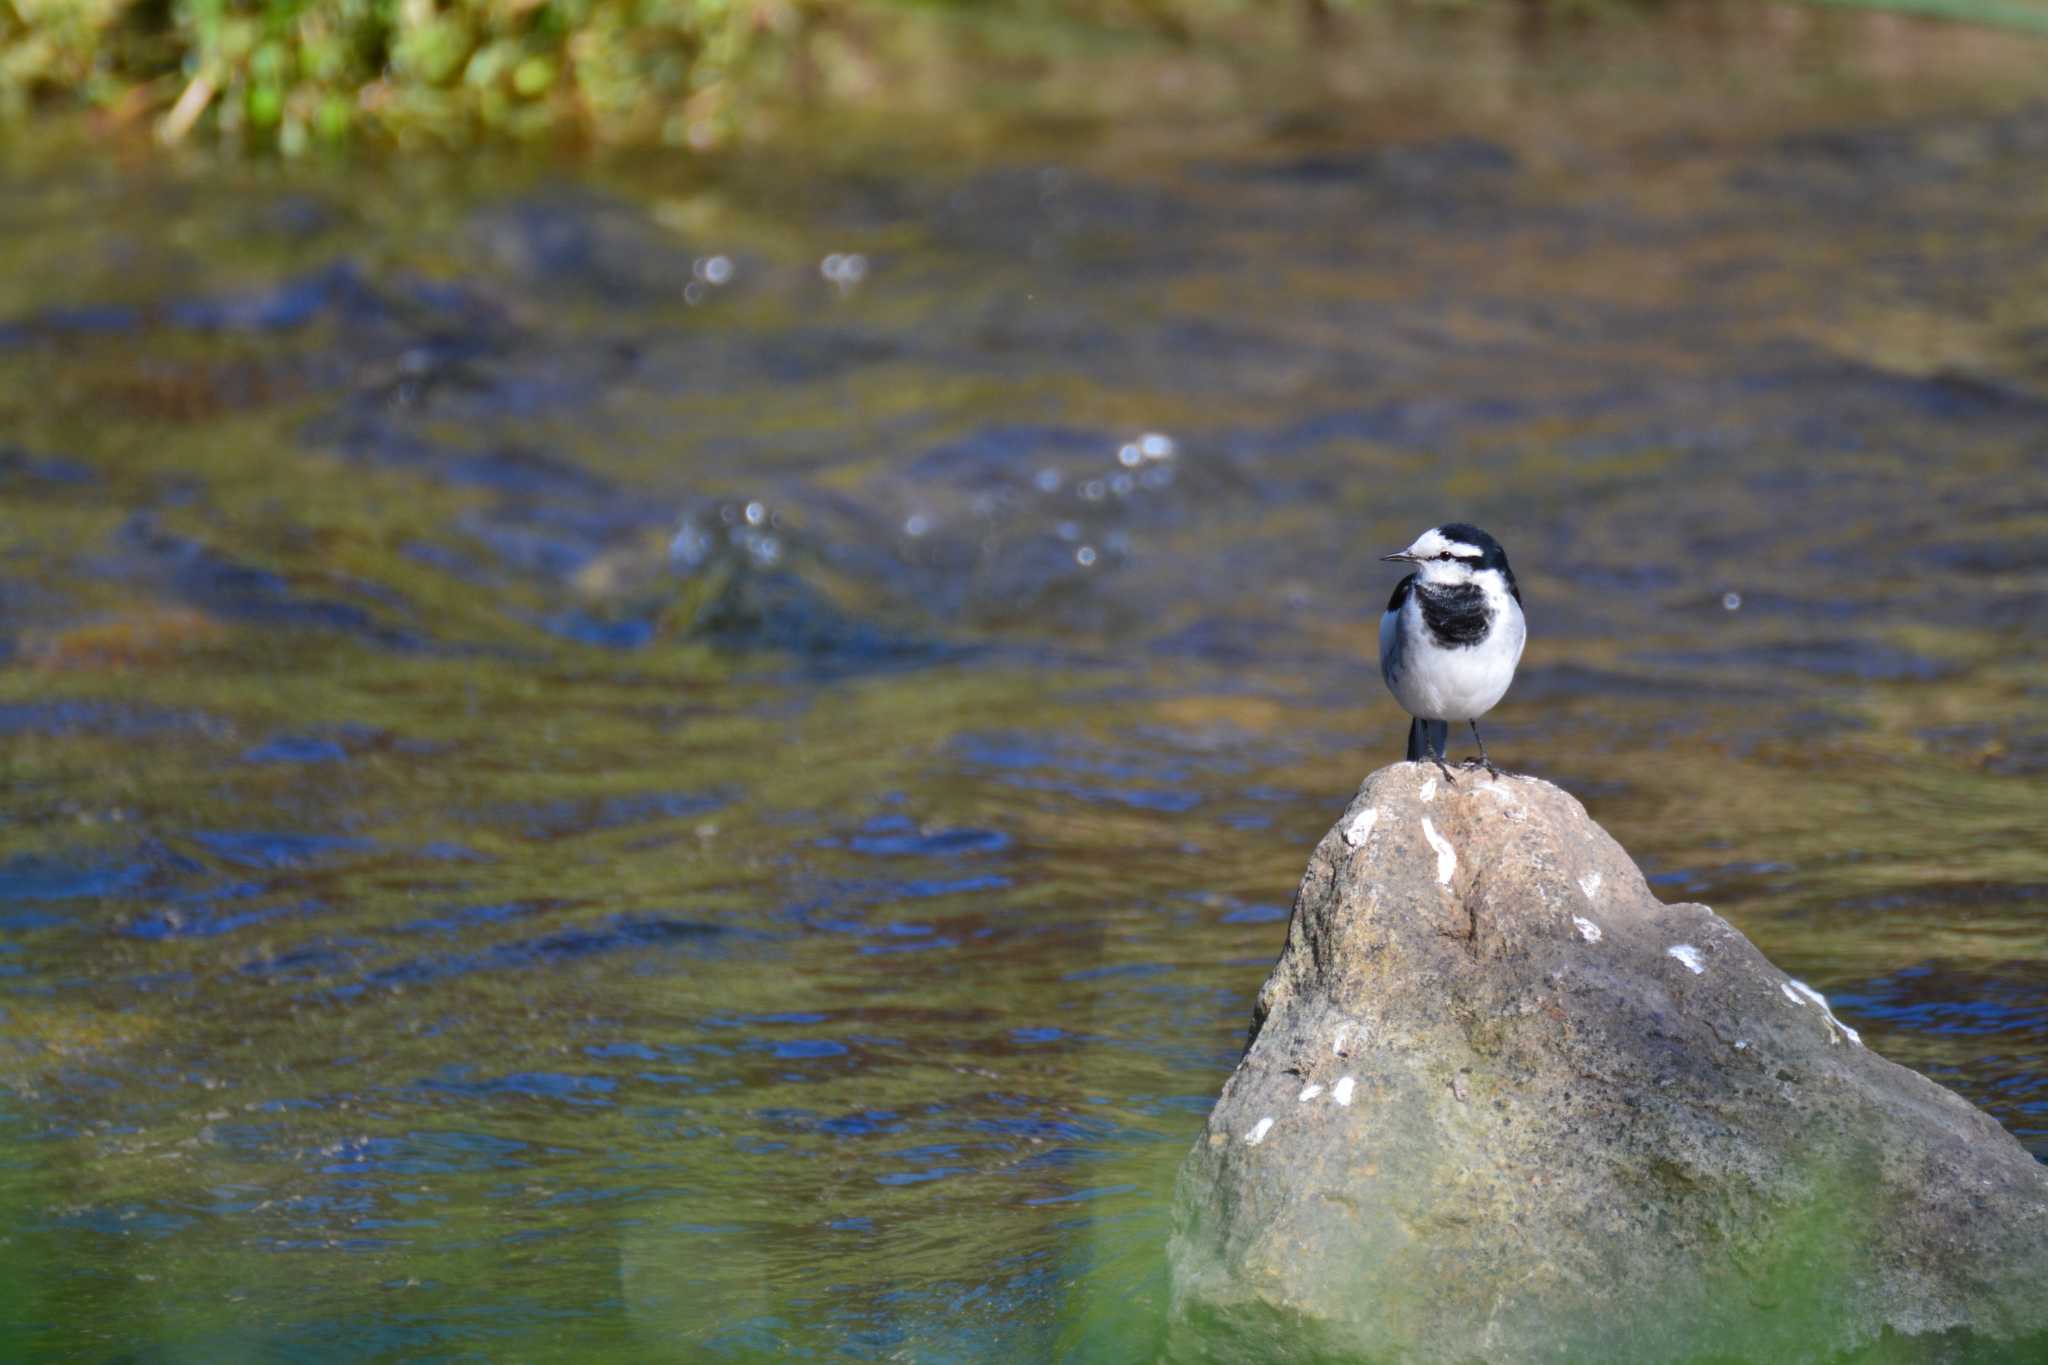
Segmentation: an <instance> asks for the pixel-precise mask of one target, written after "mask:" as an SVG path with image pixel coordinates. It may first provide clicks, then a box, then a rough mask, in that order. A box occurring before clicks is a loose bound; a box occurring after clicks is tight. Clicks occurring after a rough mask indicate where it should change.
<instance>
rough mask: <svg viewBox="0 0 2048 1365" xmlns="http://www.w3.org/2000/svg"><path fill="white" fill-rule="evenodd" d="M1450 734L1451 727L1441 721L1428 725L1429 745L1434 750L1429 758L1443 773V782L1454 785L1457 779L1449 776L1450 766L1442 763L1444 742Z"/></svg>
mask: <svg viewBox="0 0 2048 1365" xmlns="http://www.w3.org/2000/svg"><path fill="white" fill-rule="evenodd" d="M1450 733H1451V727H1450V726H1448V725H1445V724H1444V723H1442V722H1441V721H1437V722H1434V723H1431V724H1430V726H1429V738H1430V743H1431V745H1432V746H1433V747H1434V749H1435V752H1434V753H1432V754H1431V755H1430V757H1431V758H1433V759H1435V760H1436V766H1437V767H1438V768H1439V769H1440V770H1441V771H1442V772H1443V775H1444V781H1446V782H1449V783H1452V784H1453V785H1455V784H1456V783H1457V780H1458V779H1457V778H1455V777H1452V776H1451V765H1450V764H1448V763H1446V762H1444V740H1445V738H1446V737H1447V736H1448V735H1449V734H1450Z"/></svg>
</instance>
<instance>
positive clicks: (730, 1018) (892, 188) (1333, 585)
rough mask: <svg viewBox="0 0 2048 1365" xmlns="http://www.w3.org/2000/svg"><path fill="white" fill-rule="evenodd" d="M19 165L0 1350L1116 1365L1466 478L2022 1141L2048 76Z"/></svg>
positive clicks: (1603, 782) (1643, 819)
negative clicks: (1398, 594)
mask: <svg viewBox="0 0 2048 1365" xmlns="http://www.w3.org/2000/svg"><path fill="white" fill-rule="evenodd" d="M0 165H4V167H5V168H4V169H0V746H4V747H0V755H4V766H5V774H6V783H5V788H4V794H0V1082H4V1084H0V1246H4V1248H5V1250H4V1253H0V1254H4V1258H5V1262H6V1270H5V1272H4V1273H0V1337H4V1340H5V1341H6V1342H8V1343H10V1344H9V1345H8V1347H7V1351H6V1353H7V1354H8V1355H9V1356H10V1357H12V1358H20V1359H31V1358H32V1359H40V1360H57V1359H78V1360H151V1361H195V1362H196V1361H208V1362H212V1361H224V1360H258V1359H276V1360H292V1361H317V1360H324V1359H334V1360H340V1359H362V1358H390V1359H399V1358H405V1359H448V1360H456V1359H494V1360H512V1359H517V1360H527V1361H541V1360H576V1361H588V1360H601V1359H610V1358H619V1359H649V1358H654V1359H689V1360H697V1359H712V1360H715V1359H753V1358H764V1359H765V1358H813V1359H820V1358H851V1359H878V1360H880V1359H904V1360H917V1361H1022V1360H1037V1359H1059V1358H1064V1359H1074V1360H1101V1361H1122V1360H1132V1359H1140V1358H1144V1356H1145V1355H1146V1352H1147V1349H1148V1348H1147V1343H1148V1342H1149V1341H1150V1340H1151V1339H1152V1335H1151V1334H1152V1333H1153V1332H1154V1331H1155V1330H1156V1327H1157V1324H1158V1317H1159V1312H1160V1308H1161V1293H1162V1287H1163V1283H1164V1278H1163V1268H1162V1264H1161V1249H1162V1247H1163V1244H1164V1240H1165V1236H1166V1232H1167V1223H1168V1210H1169V1204H1170V1194H1171V1188H1172V1178H1173V1172H1174V1168H1175V1165H1176V1163H1177V1162H1178V1160H1179V1158H1180V1156H1181V1154H1182V1153H1183V1152H1184V1151H1185V1149H1186V1147H1187V1144H1188V1143H1189V1142H1190V1141H1191V1140H1192V1138H1193V1137H1194V1135H1195V1134H1196V1133H1197V1132H1198V1131H1199V1129H1200V1126H1201V1123H1202V1119H1203V1117H1204V1115H1205V1114H1206V1112H1207V1109H1208V1105H1209V1102H1210V1099H1211V1097H1212V1096H1213V1095H1214V1093H1215V1091H1216V1089H1217V1087H1218V1086H1219V1084H1220V1083H1221V1081H1222V1079H1223V1077H1224V1076H1225V1075H1226V1074H1227V1073H1228V1071H1229V1068H1230V1067H1231V1065H1232V1063H1233V1061H1234V1060H1235V1056H1236V1052H1237V1049H1238V1048H1239V1047H1240V1045H1241V1043H1242V1038H1243V1033H1244V1028H1245V1025H1246V1022H1247V1018H1248V1013H1249V1008H1250V1002H1251V997H1252V995H1253V993H1254V992H1255V991H1256V989H1257V987H1258V984H1259V981H1260V980H1261V978H1262V976H1263V974H1264V972H1265V970H1266V968H1267V967H1268V965H1269V964H1270V963H1271V961H1272V959H1273V957H1274V955H1275V953H1276V952H1277V950H1278V947H1279V943H1280V939H1281V935H1282V931H1283V927H1284V920H1285V917H1286V914H1287V906H1288V902H1289V897H1290V894H1291V891H1292V888H1293V884H1294V881H1295V878H1296V877H1297V875H1298V873H1299V871H1300V867H1301V864H1302V862H1303V859H1304V857H1305V855H1306V852H1307V849H1308V847H1309V845H1310V844H1311V843H1312V842H1313V841H1314V840H1315V839H1316V838H1317V837H1319V836H1320V835H1321V833H1322V832H1323V831H1324V829H1325V828H1327V826H1328V824H1329V822H1330V821H1331V820H1332V819H1333V818H1334V817H1335V816H1336V815H1337V814H1338V813H1339V812H1340V811H1341V810H1342V809H1343V807H1344V804H1345V801H1346V799H1347V797H1348V795H1349V793H1350V792H1351V791H1352V790H1353V788H1354V787H1355V785H1356V784H1357V782H1358V781H1359V780H1360V779H1361V778H1362V777H1363V776H1364V775H1365V774H1366V773H1367V772H1369V771H1370V770H1371V769H1372V768H1374V767H1376V766H1377V765H1379V764H1380V763H1382V762H1386V761H1390V760H1392V759H1395V758H1398V757H1399V756H1400V754H1401V746H1402V743H1403V739H1404V736H1405V731H1406V725H1405V719H1404V718H1403V717H1402V716H1401V715H1399V713H1398V712H1397V710H1396V708H1395V707H1394V705H1393V703H1392V702H1391V700H1390V699H1389V698H1388V697H1387V696H1386V695H1385V692H1384V689H1383V688H1382V686H1381V684H1380V682H1379V679H1378V677H1377V673H1376V667H1375V664H1374V650H1375V626H1376V623H1377V619H1378V615H1379V612H1380V609H1381V607H1382V605H1383V604H1384V602H1385V599H1386V594H1387V592H1388V591H1389V589H1390V588H1391V586H1392V583H1393V580H1394V578H1395V576H1396V575H1395V573H1394V572H1393V571H1392V566H1387V565H1382V564H1380V563H1379V562H1378V556H1380V555H1382V554H1384V553H1387V552H1389V551H1391V550H1394V549H1397V548H1400V547H1401V546H1403V545H1405V544H1406V543H1407V542H1408V541H1409V540H1410V539H1411V538H1412V537H1413V536H1414V535H1415V534H1416V533H1417V532H1418V531H1420V530H1422V529H1423V528H1424V527H1426V526H1428V525H1430V524H1432V523H1434V522H1437V521H1442V520H1450V519H1462V520H1469V521H1473V522H1477V523H1478V524H1480V525H1482V526H1485V527H1487V528H1488V529H1489V530H1491V531H1493V532H1494V533H1495V534H1496V535H1497V536H1498V537H1499V538H1500V539H1501V540H1502V541H1503V543H1504V544H1505V545H1506V547H1507V549H1508V552H1509V554H1510V556H1511V557H1512V559H1513V562H1514V565H1515V569H1516V572H1517V574H1518V576H1519V578H1520V580H1521V584H1522V589H1523V593H1524V596H1525V598H1526V599H1527V602H1528V610H1529V618H1530V623H1531V624H1530V632H1531V635H1530V645H1529V650H1528V655H1527V658H1526V660H1525V663H1524V667H1523V670H1522V673H1521V676H1520V678H1519V680H1518V682H1517V684H1516V686H1515V689H1514V691H1513V692H1512V693H1511V694H1510V695H1509V698H1508V700H1507V701H1506V702H1505V703H1504V704H1503V705H1502V707H1501V708H1500V709H1499V710H1498V711H1497V712H1496V713H1495V715H1494V717H1493V718H1492V720H1491V721H1490V722H1489V724H1488V726H1487V737H1488V742H1489V748H1490V749H1491V750H1492V753H1493V755H1494V756H1495V757H1496V758H1497V759H1498V760H1500V761H1502V762H1503V763H1505V764H1507V765H1508V766H1511V767H1513V768H1516V769H1520V770H1524V771H1529V772H1534V773H1537V774H1541V775H1543V776H1546V777H1549V778H1551V779H1553V780H1555V781H1558V782H1560V783H1563V784H1565V785H1566V786H1568V787H1569V788H1570V789H1571V790H1572V791H1573V792H1575V793H1577V794H1578V795H1579V796H1580V797H1581V798H1582V799H1583V800H1585V801H1586V803H1587V804H1588V806H1589V808H1590V809H1591V810H1592V812H1593V814H1594V815H1595V816H1596V817H1597V818H1599V819H1600V820H1602V821H1603V822H1604V823H1605V824H1606V825H1607V826H1608V827H1609V828H1610V829H1611V830H1612V831H1613V832H1614V833H1615V834H1616V836H1617V837H1618V838H1620V839H1621V841H1622V842H1623V843H1624V844H1625V845H1626V846H1627V847H1628V848H1629V849H1630V850H1631V851H1632V852H1633V853H1634V854H1635V856H1636V857H1637V858H1638V859H1639V860H1640V861H1641V862H1642V864H1643V865H1644V867H1645V870H1646V871H1647V872H1648V873H1649V874H1650V875H1651V877H1652V880H1653V882H1654V884H1655V886H1656V887H1657V889H1658V890H1659V893H1660V894H1661V895H1663V896H1665V897H1666V898H1667V899H1690V900H1701V901H1705V902H1708V903H1710V904H1712V905H1713V906H1714V907H1715V908H1716V909H1717V910H1719V911H1720V912H1721V913H1722V914H1723V915H1725V916H1726V917H1728V918H1729V919H1730V920H1731V921H1733V922H1734V923H1736V924H1737V925H1739V926H1740V927H1741V928H1742V929H1743V930H1744V931H1745V932H1747V933H1748V934H1749V935H1750V936H1751V937H1752V938H1753V939H1754V940H1755V941H1756V942H1757V943H1758V945H1759V946H1760V947H1761V948H1762V949H1763V950H1764V951H1765V952H1766V953H1767V954H1768V955H1769V956H1770V957H1771V958H1772V959H1773V960H1774V961H1776V962H1777V963H1779V964H1780V965H1781V966H1783V967H1785V968H1786V969H1787V970H1788V971H1791V972H1793V973H1794V974H1796V975H1798V976H1800V977H1803V978H1805V979H1806V980H1808V981H1811V982H1813V983H1814V984H1815V985H1816V986H1818V987H1820V988H1822V989H1823V990H1825V991H1827V992H1828V993H1829V995H1830V997H1831V999H1832V1001H1833V1003H1834V1006H1835V1008H1836V1009H1837V1010H1838V1012H1839V1013H1840V1014H1841V1015H1842V1016H1843V1018H1844V1019H1845V1020H1846V1021H1848V1022H1850V1023H1852V1024H1853V1025H1854V1026H1855V1027H1857V1028H1858V1029H1860V1030H1861V1031H1862V1033H1863V1037H1864V1038H1865V1040H1866V1041H1867V1042H1868V1043H1869V1044H1870V1045H1871V1046H1872V1047H1874V1048H1876V1049H1878V1050H1879V1051H1881V1052H1883V1053H1884V1054H1885V1055H1887V1056H1889V1057H1891V1058H1893V1059H1895V1060H1898V1061H1901V1062H1904V1063H1907V1064H1909V1065H1912V1066H1915V1067H1918V1068H1920V1069H1922V1070H1924V1071H1926V1072H1928V1073H1929V1074H1931V1075H1933V1076H1935V1077H1937V1078H1938V1079H1940V1080H1941V1081H1943V1082H1944V1083H1946V1084H1948V1085H1950V1086H1952V1087H1954V1088H1955V1089H1956V1090H1958V1091H1959V1092H1960V1093H1962V1094H1963V1095H1965V1096H1967V1097H1968V1098H1969V1099H1970V1100H1972V1101H1973V1102H1975V1103H1977V1104H1979V1105H1981V1106H1983V1107H1985V1108H1986V1109H1988V1110H1989V1111H1990V1112H1991V1113H1993V1114H1994V1115H1996V1116H1997V1118H1998V1119H1999V1120H2000V1121H2001V1122H2002V1123H2004V1124H2005V1125H2006V1126H2007V1127H2008V1128H2009V1129H2010V1130H2011V1131H2012V1132H2014V1133H2015V1134H2016V1135H2018V1137H2019V1138H2020V1140H2021V1141H2022V1142H2024V1143H2026V1144H2028V1145H2029V1146H2030V1147H2031V1148H2032V1149H2033V1150H2034V1151H2035V1152H2036V1153H2037V1154H2048V841H2044V839H2043V837H2042V834H2041V828H2042V810H2043V805H2044V798H2048V672H2044V660H2048V195H2044V193H2043V190H2042V187H2043V186H2044V185H2048V108H2044V107H2038V106H2037V107H2033V108H2028V109H2021V110H2018V111H2016V112H1999V113H1982V114H1969V115H1955V116H1936V115H1928V114H1920V115H1915V116H1912V117H1891V118H1886V117H1878V116H1875V115H1865V116H1859V117H1857V118H1844V119H1838V120H1835V121H1832V122H1828V121H1822V122H1820V123H1817V124H1815V125H1813V126H1801V127H1798V128H1794V129H1791V130H1778V131H1773V132H1768V133H1757V134H1749V133H1745V134H1741V135H1736V134H1720V133H1714V132H1691V133H1688V132H1684V131H1679V132H1672V133H1658V134H1655V135H1651V134H1649V133H1643V134H1640V135H1637V136H1633V137H1630V136H1622V135H1618V134H1614V133H1613V132H1612V130H1609V135H1608V136H1605V137H1604V138H1594V137H1590V136H1588V137H1586V138H1583V139H1579V138H1574V137H1573V136H1571V135H1570V130H1569V129H1567V130H1565V131H1564V132H1562V133H1561V132H1559V131H1558V130H1557V129H1556V128H1555V127H1551V128H1549V129H1548V130H1547V131H1545V132H1544V133H1543V134H1542V135H1541V136H1538V135H1537V134H1535V133H1531V134H1530V135H1529V136H1528V137H1527V138H1526V139H1518V138H1516V137H1513V136H1507V135H1487V136H1481V135H1477V134H1474V133H1471V132H1469V131H1441V132H1432V131H1428V130H1423V131H1419V132H1413V133H1403V134H1402V135H1401V136H1398V137H1391V138H1390V137H1379V136H1376V137H1373V138H1370V139H1361V138H1357V137H1345V136H1335V135H1325V136H1311V135H1309V134H1307V133H1302V132H1295V133H1292V134H1288V135H1278V134H1276V135H1274V136H1271V137H1265V138H1258V139H1249V140H1244V139H1240V140H1235V141H1225V142H1222V143H1219V144H1216V145H1198V146H1184V145H1171V144H1164V145H1162V144H1161V143H1158V142H1153V143H1148V144H1146V145H1144V146H1142V147H1136V148H1134V147H1128V146H1126V147H1121V148H1111V147H1106V146H1098V145H1096V144H1094V143H1092V142H1089V141H1086V140H1080V141H1076V142H1074V143H1072V144H1071V145H1069V144H1063V143H1061V142H1059V140H1058V139H1057V138H1050V139H1049V138H1047V137H1041V138H1039V139H1038V140H1035V141H1030V142H1027V143H1022V144H1020V145H1018V146H1016V147H1014V148H1010V149H1006V150H1004V151H1002V152H999V153H986V154H982V155H979V156H973V157H969V156H967V155H965V154H964V153H956V154H951V155H940V154H933V153H929V152H921V153H920V154H918V155H915V156H908V155H906V156H896V157H889V156H881V155H877V156H869V157H852V156H826V155H822V154H821V155H815V156H803V155H798V154H795V153H784V154H770V153H759V154H756V155H754V156H751V157H749V158H745V159H739V158H733V159H728V160H726V161H722V162H688V161H668V160H662V159H649V160H631V161H625V162H618V163H608V164H601V165H591V166H586V167H583V168H580V169H573V170H572V169H564V168H560V167H552V168H551V167H547V166H539V165H532V164H526V165H519V164H510V165H507V164H500V163H497V162H493V161H489V160H485V161H481V162H477V163H473V164H470V165H466V166H465V165H449V164H436V165H433V166H430V167H421V166H416V165H398V166H394V167H390V168H386V169H384V170H381V171H380V172H379V173H378V174H377V175H376V176H365V175H357V176H355V177H353V178H351V177H350V176H349V175H348V174H346V173H344V172H342V171H338V170H330V171H320V170H317V169H316V170H303V171H290V172H287V171H283V170H279V169H276V168H264V167H261V166H258V167H254V168H244V169H241V170H227V169H221V168H218V167H215V168H211V169H207V168H203V167H193V168H187V169H184V170H178V169H165V168H162V167H152V168H141V167H136V166H121V165H118V164H115V163H114V162H113V161H111V160H110V159H108V158H104V157H91V158H43V159H39V160H34V161H31V160H29V159H28V158H26V157H25V156H17V157H16V158H15V159H14V161H12V162H9V163H0ZM1458 752H1463V749H1462V748H1459V750H1458Z"/></svg>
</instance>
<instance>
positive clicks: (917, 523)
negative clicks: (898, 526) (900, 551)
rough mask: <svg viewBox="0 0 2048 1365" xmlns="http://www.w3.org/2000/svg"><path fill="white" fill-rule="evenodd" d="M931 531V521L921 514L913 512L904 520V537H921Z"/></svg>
mask: <svg viewBox="0 0 2048 1365" xmlns="http://www.w3.org/2000/svg"><path fill="white" fill-rule="evenodd" d="M931 529H932V519H931V518H930V517H928V516H926V515H925V514H924V513H922V512H913V513H912V514H911V515H910V516H908V517H906V518H904V521H903V534H904V535H906V536H912V537H916V536H921V535H923V534H924V533H925V532H926V531H929V530H931Z"/></svg>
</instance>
